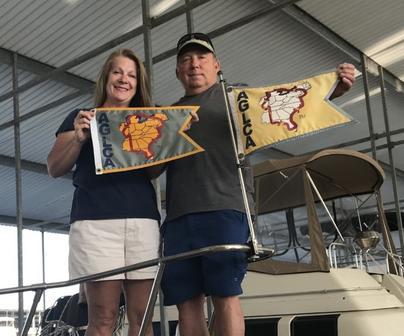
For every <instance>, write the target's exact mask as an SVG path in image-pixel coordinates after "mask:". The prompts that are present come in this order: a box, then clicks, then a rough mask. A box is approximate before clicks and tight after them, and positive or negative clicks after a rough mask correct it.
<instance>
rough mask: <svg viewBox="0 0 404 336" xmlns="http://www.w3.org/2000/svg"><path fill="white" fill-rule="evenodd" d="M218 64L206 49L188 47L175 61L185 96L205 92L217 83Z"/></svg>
mask: <svg viewBox="0 0 404 336" xmlns="http://www.w3.org/2000/svg"><path fill="white" fill-rule="evenodd" d="M219 70H220V64H219V62H218V61H217V59H216V57H215V56H214V55H213V53H211V52H210V51H208V50H207V49H206V48H203V47H200V46H190V47H188V48H187V49H186V50H185V51H184V52H183V53H182V54H181V55H180V56H179V57H178V60H177V76H178V79H179V80H180V81H181V83H182V85H183V86H184V89H185V93H186V94H187V95H196V94H199V93H202V92H204V91H206V90H207V89H208V88H210V87H211V86H212V85H213V84H215V83H216V81H217V72H218V71H219Z"/></svg>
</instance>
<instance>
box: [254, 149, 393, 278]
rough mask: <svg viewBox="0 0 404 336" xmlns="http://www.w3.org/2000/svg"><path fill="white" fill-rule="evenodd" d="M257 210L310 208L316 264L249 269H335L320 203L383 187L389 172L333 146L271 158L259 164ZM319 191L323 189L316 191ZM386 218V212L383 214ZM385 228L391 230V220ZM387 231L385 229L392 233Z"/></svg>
mask: <svg viewBox="0 0 404 336" xmlns="http://www.w3.org/2000/svg"><path fill="white" fill-rule="evenodd" d="M253 172H254V183H255V202H256V213H257V214H258V215H263V214H267V213H271V212H276V211H280V210H286V209H290V208H296V207H301V206H306V209H307V221H308V234H309V237H310V254H311V263H296V262H287V261H280V260H275V259H267V260H262V261H258V262H255V263H252V264H250V265H249V268H248V269H249V270H252V271H257V272H264V273H269V274H285V273H301V272H313V271H324V272H327V271H329V269H330V265H329V262H328V258H327V255H326V247H325V243H324V239H323V233H322V230H321V225H320V222H319V219H318V216H317V212H316V207H315V203H316V202H317V201H319V200H320V197H319V196H318V194H320V195H321V198H322V199H323V200H324V201H326V200H332V199H335V198H341V197H346V196H353V195H362V194H371V193H375V192H376V191H378V190H379V188H380V186H381V185H382V183H383V181H384V178H385V175H384V172H383V169H382V168H381V167H380V165H379V164H378V163H377V162H376V161H375V160H373V159H372V158H370V157H369V156H368V155H366V154H363V153H359V152H356V151H353V150H346V149H330V150H323V151H320V152H318V153H316V154H312V155H306V156H300V157H293V158H290V159H285V160H268V161H265V162H262V163H260V164H258V165H256V166H254V167H253ZM315 189H317V191H318V193H317V191H316V190H315ZM383 216H384V214H383ZM383 222H384V225H383V227H384V228H383V230H387V229H386V227H387V225H386V223H385V221H383ZM387 235H388V233H387V232H383V236H384V237H386V236H387Z"/></svg>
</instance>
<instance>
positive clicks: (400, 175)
mask: <svg viewBox="0 0 404 336" xmlns="http://www.w3.org/2000/svg"><path fill="white" fill-rule="evenodd" d="M0 8H1V11H0V20H1V22H2V34H0V73H1V74H2V75H1V76H0V106H1V109H0V117H1V119H2V123H1V125H0V185H1V188H0V189H1V192H0V228H1V229H3V228H4V229H7V230H8V229H13V230H14V231H15V235H16V236H17V240H18V243H16V244H14V243H13V244H14V245H18V246H16V247H15V249H16V254H17V255H18V256H17V257H16V258H15V259H16V260H15V264H16V265H17V264H18V270H17V266H16V270H15V271H14V272H15V273H16V274H17V273H18V274H17V275H18V286H22V285H23V284H29V283H31V281H30V278H29V276H30V274H29V273H27V272H25V273H24V272H23V269H24V268H25V267H26V265H27V259H28V258H25V257H24V258H23V250H25V251H26V250H27V248H26V246H24V247H23V240H22V237H23V234H25V233H26V232H28V230H30V231H29V232H30V233H32V232H34V233H35V234H38V236H41V238H40V239H41V242H40V244H38V245H37V246H35V249H36V250H41V245H42V253H41V257H42V265H45V264H46V263H47V258H48V256H49V255H51V254H56V253H55V252H56V251H55V250H50V249H47V248H46V246H47V242H49V240H51V239H52V237H49V236H50V235H53V234H54V233H58V234H60V233H62V234H66V233H67V232H68V230H69V212H70V205H71V197H72V193H73V190H72V183H71V182H72V181H71V178H72V175H71V174H67V175H66V176H65V177H64V178H61V179H57V180H54V179H52V178H50V177H49V176H48V172H47V168H46V156H47V154H48V153H49V149H50V146H51V144H52V143H53V142H54V132H55V130H56V129H57V128H58V127H59V125H60V123H61V122H62V121H63V119H64V118H65V116H66V114H67V113H68V112H70V111H72V110H73V109H76V108H77V107H82V106H84V107H87V106H92V91H93V88H94V84H95V80H96V76H97V73H98V70H99V68H100V67H101V64H102V62H103V61H104V59H105V57H106V55H107V54H109V53H110V52H111V51H112V49H114V48H118V47H119V48H120V47H124V48H131V49H133V50H134V51H135V52H136V53H137V54H138V55H139V56H140V58H141V59H143V60H144V61H145V66H146V68H147V71H148V73H149V74H150V78H151V84H152V85H151V86H152V91H153V100H154V101H155V102H156V103H157V104H161V105H170V104H172V103H173V101H174V100H176V99H177V98H179V97H180V96H181V95H182V94H183V91H182V88H181V85H180V84H179V83H178V82H177V80H176V78H175V72H174V68H175V62H176V57H175V44H176V42H177V39H178V38H179V37H180V36H181V35H183V34H184V33H186V32H196V31H201V32H205V33H208V34H209V35H210V37H211V38H212V39H213V44H214V45H215V48H216V50H217V54H218V57H219V59H220V61H221V64H222V69H223V72H224V74H225V77H226V79H227V81H228V83H230V84H231V83H243V84H244V83H246V84H247V85H248V86H251V87H254V86H256V87H257V86H262V85H268V84H276V83H285V82H286V81H295V80H297V79H301V78H307V77H309V76H312V75H313V74H316V73H318V72H322V71H326V70H332V69H335V66H336V65H337V64H338V63H340V62H349V63H353V64H354V65H355V66H356V67H357V69H358V70H359V71H360V75H359V77H358V78H357V80H356V83H355V85H354V87H353V88H352V89H351V90H350V92H348V93H347V94H346V95H344V96H343V97H340V98H338V99H337V100H336V101H335V102H336V104H337V105H338V106H340V107H341V108H343V109H344V110H345V111H346V112H347V113H348V114H350V115H351V116H352V117H354V118H355V119H356V120H358V121H359V122H358V123H357V124H355V125H353V126H352V127H346V128H343V129H335V130H330V131H329V132H327V133H321V134H317V135H313V136H310V137H305V138H302V139H300V140H299V142H298V143H297V142H294V141H291V142H288V143H285V144H281V145H280V146H278V147H277V148H271V149H268V150H266V151H264V152H263V153H262V156H261V157H265V158H266V159H267V158H268V157H272V158H289V157H295V156H300V155H304V154H306V153H313V152H318V151H322V150H323V149H326V148H330V147H338V148H352V149H355V150H357V151H361V152H362V153H371V155H372V157H374V158H377V159H378V160H379V163H380V166H381V167H383V169H384V170H385V172H386V183H384V185H383V187H382V188H384V189H385V191H386V192H384V193H383V198H382V200H379V201H381V202H383V204H382V205H384V206H385V208H386V209H387V210H389V211H391V214H392V215H393V216H392V217H396V218H397V219H396V220H395V219H394V218H393V220H392V221H390V222H395V224H396V227H395V229H398V232H397V230H396V232H394V233H395V234H397V235H396V236H395V237H396V238H399V239H400V247H401V250H398V251H399V252H398V253H399V254H402V253H403V252H402V251H403V248H402V247H403V243H404V234H403V232H402V220H401V210H400V206H401V207H402V206H403V205H404V203H403V202H404V193H403V191H404V189H403V182H404V146H403V144H404V140H403V134H404V124H403V113H402V112H403V108H402V107H403V104H404V95H403V90H404V70H403V69H404V68H403V66H404V59H403V57H402V52H401V51H400V50H401V49H400V48H402V34H403V32H404V30H403V29H404V23H403V22H404V21H403V20H402V13H403V8H404V2H402V1H399V0H386V1H383V2H380V1H369V0H355V1H350V0H341V1H331V0H325V1H316V0H264V1H263V0H248V1H245V0H214V1H212V0H121V1H116V2H112V1H108V0H88V1H84V0H61V1H56V2H52V1H47V0H35V1H30V0H21V1H13V0H0ZM83 18H85V19H83ZM353 23H355V29H352V25H353ZM259 155H261V154H259ZM315 156H316V154H314V155H310V157H315ZM314 161H317V160H314ZM276 162H277V161H272V160H271V162H267V164H271V165H272V164H277V163H276ZM279 164H281V163H280V161H279ZM330 165H331V167H330V169H332V168H334V163H331V162H330ZM259 167H260V166H257V169H258V168H259ZM342 167H344V164H342ZM290 169H291V170H290V171H288V176H289V179H291V180H293V181H294V182H293V183H291V184H292V185H293V184H294V183H296V185H297V186H299V188H298V189H299V190H300V191H299V193H298V196H296V195H295V192H294V191H293V190H292V189H293V188H292V187H290V188H291V189H289V190H292V191H291V192H290V193H289V195H288V194H287V192H286V191H284V189H283V188H286V189H285V190H288V188H289V187H282V188H280V186H281V182H280V181H279V182H276V181H273V182H270V183H275V185H278V186H279V187H278V189H280V190H279V191H278V193H275V194H274V195H273V196H270V197H269V198H268V199H267V200H266V196H265V195H263V194H258V197H259V198H260V199H261V200H262V204H261V205H262V206H264V208H265V206H267V207H268V208H269V210H265V211H263V212H262V214H261V215H260V217H261V218H260V223H259V225H258V227H257V232H258V233H259V236H260V239H262V241H263V243H265V244H268V246H270V247H272V246H275V245H276V248H277V254H278V255H277V256H275V257H274V259H273V260H268V262H262V263H257V264H256V265H254V264H251V267H257V269H258V268H259V267H262V268H266V270H267V271H268V272H270V273H281V274H283V273H290V272H295V271H296V267H297V266H298V267H299V268H301V269H300V270H298V271H299V272H300V271H302V272H307V271H309V272H312V274H315V272H314V273H313V271H315V270H321V271H322V272H323V273H324V274H328V275H331V274H332V270H331V271H330V272H328V266H327V265H329V264H328V262H330V263H331V262H332V264H333V266H334V265H335V264H336V263H335V261H337V264H338V265H339V266H341V265H343V266H346V265H347V264H346V262H350V263H351V264H354V265H355V260H354V257H357V258H358V259H360V256H361V254H360V253H359V254H358V253H357V250H356V254H355V255H353V256H352V255H348V253H349V251H350V248H345V247H343V246H341V245H338V244H340V243H339V241H336V242H334V243H332V242H333V241H334V240H335V239H336V235H338V233H336V230H335V227H334V225H333V224H332V223H331V222H330V220H329V219H325V218H328V214H326V213H325V210H324V208H323V207H322V205H321V201H318V196H317V193H316V191H315V190H314V189H313V188H312V187H311V186H310V184H311V182H310V180H309V178H308V177H307V178H306V177H304V176H303V175H304V172H303V171H302V172H300V171H299V169H301V167H300V168H297V167H296V171H298V172H297V173H296V175H294V174H295V171H294V170H293V168H292V167H291V168H290ZM281 171H282V174H285V171H284V170H281ZM307 172H309V173H310V177H311V178H312V179H313V180H314V181H316V179H317V181H316V182H315V183H316V185H318V186H319V190H320V194H322V193H323V192H324V191H325V190H326V188H324V187H323V186H322V185H323V184H326V183H325V181H326V179H325V180H324V181H323V180H321V179H318V177H316V175H318V174H316V173H315V171H314V170H313V171H310V170H307ZM282 174H280V176H282ZM321 174H323V173H322V172H321ZM321 174H320V175H321ZM376 174H377V173H376ZM306 175H307V174H306ZM348 176H349V175H348ZM348 176H346V177H348ZM341 178H343V176H342V177H341ZM357 178H358V179H359V180H360V179H361V178H362V176H361V173H360V172H358V176H357ZM280 179H281V178H280ZM276 183H279V184H276ZM375 183H377V182H376V181H375ZM342 185H344V184H343V183H342ZM356 187H357V186H355V188H356ZM160 188H161V193H160V194H161V198H162V200H163V213H164V199H165V196H164V195H165V193H164V192H165V190H164V183H163V182H162V183H160ZM258 188H261V189H262V188H263V187H262V186H259V185H258ZM266 188H271V185H270V184H268V185H265V187H264V189H266ZM310 188H312V189H311V192H310V193H308V196H307V197H312V198H313V202H312V203H313V204H316V210H317V217H318V218H317V219H316V218H315V217H316V216H315V215H313V212H314V209H313V208H310V209H309V211H310V213H309V214H307V211H306V208H303V207H302V206H303V204H305V202H306V201H304V202H301V200H305V191H304V190H306V192H307V191H308V190H310ZM345 188H348V189H346V191H350V188H351V186H350V185H349V183H347V184H346V185H345ZM338 190H339V187H334V191H335V194H334V193H332V195H337V194H338ZM272 191H276V190H275V189H272ZM350 192H351V191H350ZM347 194H349V193H347ZM310 195H311V196H310ZM281 196H282V197H281ZM284 196H288V197H289V196H290V197H291V199H292V200H294V201H295V203H294V204H291V205H289V206H288V205H287V204H280V205H279V207H278V205H277V206H276V207H275V208H273V209H271V206H272V204H273V203H272V201H273V200H274V201H278V200H281V199H284ZM361 197H362V196H361V195H360V193H358V195H357V198H355V199H356V201H358V202H361V201H362V198H361ZM299 199H300V200H299ZM325 199H329V200H331V201H330V202H331V208H332V210H330V211H331V212H334V211H333V210H334V209H335V212H336V213H337V216H336V217H338V219H340V220H337V223H336V224H337V227H338V228H339V229H340V230H341V232H342V234H343V235H344V238H345V240H346V241H347V243H349V244H348V245H349V246H352V244H351V243H352V240H353V238H354V236H355V234H356V233H357V232H358V230H359V228H358V225H357V224H356V225H351V224H349V225H348V224H346V222H347V221H348V219H347V218H350V216H349V215H346V214H348V213H350V212H352V211H354V210H353V209H354V207H355V204H354V205H352V203H355V201H354V202H352V201H350V204H349V205H347V203H345V198H344V199H342V200H341V199H339V198H338V199H337V200H335V201H334V202H333V196H330V198H329V197H327V196H326V197H325ZM261 200H260V202H261ZM310 202H311V201H310ZM326 202H327V203H328V205H330V203H329V202H328V201H326ZM275 204H276V203H274V206H275ZM296 206H298V207H300V208H296ZM290 207H293V210H292V209H291V208H290ZM378 207H379V208H380V204H377V202H374V203H373V204H371V205H370V206H368V207H367V208H366V207H365V208H363V212H362V211H361V216H362V218H364V214H367V213H369V214H373V213H374V212H375V211H376V210H375V209H376V208H378ZM273 211H274V212H273ZM280 213H281V214H282V216H279V214H280ZM333 214H334V213H333ZM308 216H312V217H311V218H314V222H313V223H315V225H311V226H310V228H309V226H308V225H307V223H308V221H307V217H308ZM341 218H342V219H341ZM344 218H346V219H344ZM383 218H384V217H383ZM383 218H382V219H383ZM261 219H263V221H261ZM341 220H342V222H341ZM316 222H317V223H316ZM366 223H367V224H368V226H370V227H372V228H373V229H374V228H377V227H379V225H378V224H377V225H376V226H372V224H373V223H374V218H373V217H372V219H371V221H370V223H369V222H368V221H366ZM389 224H390V223H389ZM346 225H347V226H348V227H347V229H346V230H343V229H344V228H345V226H346ZM6 226H7V227H6ZM10 227H11V228H10ZM293 228H294V229H293ZM363 229H364V230H365V229H366V227H365V226H363ZM31 230H33V231H31ZM309 230H311V231H310V232H309ZM269 231H270V232H269ZM320 231H322V233H321V232H320ZM359 231H360V230H359ZM290 232H292V235H291V234H290ZM344 232H345V233H344ZM345 234H348V235H349V236H345ZM310 236H312V237H313V238H315V239H313V240H315V242H311V241H310V240H309V238H310ZM386 236H387V233H384V234H383V238H384V240H386ZM10 241H13V242H14V239H13V240H10ZM312 244H313V245H312ZM331 244H333V245H331ZM14 245H13V246H14ZM380 245H381V244H379V245H378V247H377V249H376V250H377V255H376V256H375V258H376V259H378V260H379V261H380V260H381V259H383V258H384V255H385V254H386V253H385V251H384V250H383V251H379V248H380ZM354 246H355V248H356V249H357V248H358V247H357V246H356V245H354ZM398 246H399V244H397V247H398ZM327 247H328V249H327V250H326V251H328V252H332V253H333V255H329V256H328V257H329V258H328V259H329V260H328V261H327V255H326V254H325V253H324V252H323V251H322V248H324V249H325V248H327ZM390 247H391V246H390ZM28 248H29V249H30V248H31V247H30V246H28ZM33 250H34V249H32V251H33ZM57 252H59V249H58V250H57ZM360 252H361V251H360ZM364 252H365V251H364ZM379 252H380V253H383V254H384V255H383V256H381V255H379V254H380V253H379ZM5 254H6V256H7V258H9V255H10V254H9V251H7V253H5ZM341 255H342V256H341ZM365 255H366V253H363V254H362V256H363V257H365ZM334 256H335V258H334ZM41 257H39V258H38V262H37V264H38V265H37V267H38V271H42V274H43V275H42V278H41V279H42V282H45V279H49V278H48V276H49V275H50V274H51V273H52V272H53V271H54V269H53V268H52V267H49V268H46V269H45V267H41V266H40V264H41V263H40V262H39V259H40V258H41ZM348 259H349V260H348ZM291 260H298V261H299V263H296V262H291ZM358 264H360V260H359V261H358ZM364 264H366V263H362V265H364ZM388 265H389V266H390V268H392V267H397V265H396V266H394V265H395V264H394V263H393V262H392V261H391V260H390V263H389V264H388ZM370 266H372V265H370ZM363 267H365V266H363ZM40 268H41V269H40ZM355 271H357V270H355ZM398 271H400V269H398ZM10 273H11V272H10ZM305 274H309V273H305ZM297 275H298V276H300V274H297ZM13 276H14V275H13ZM255 276H265V277H268V276H270V275H268V274H263V273H260V274H259V273H256V274H255ZM286 276H287V275H286ZM3 277H4V278H6V277H7V274H4V275H3ZM66 277H67V275H66ZM249 278H250V279H251V278H252V277H251V276H249V277H247V281H248V279H249ZM279 279H281V278H279ZM384 279H385V278H384ZM13 281H14V280H13ZM35 281H37V280H35ZM391 283H394V282H393V281H392V282H391ZM279 284H280V285H281V284H282V283H281V282H280V283H279ZM14 285H15V286H17V281H15V284H14V283H13V286H14ZM246 285H248V283H246ZM268 285H269V284H268ZM265 286H267V285H265ZM275 286H278V285H276V284H275ZM0 287H2V286H0ZM4 287H6V286H4ZM275 288H276V287H275ZM319 288H320V286H319ZM397 292H398V290H397ZM50 298H51V295H47V297H46V300H43V302H41V303H43V304H44V308H45V306H47V307H49V306H50V305H52V303H53V302H54V300H53V299H50ZM0 299H1V296H0ZM24 301H25V303H26V305H24ZM31 301H32V299H31V298H30V297H28V296H25V297H24V298H23V295H22V293H21V294H20V295H19V296H18V298H17V297H16V298H15V302H16V304H18V310H19V311H18V313H19V319H18V322H19V329H20V330H22V328H23V321H24V307H25V309H26V307H27V306H28V307H29V305H30V304H31ZM38 307H40V305H38ZM39 310H41V309H40V308H39V309H38V311H39ZM274 314H275V315H276V312H275V313H274ZM156 316H157V315H156ZM344 316H345V317H346V318H347V319H348V316H347V315H346V314H345V315H344ZM380 316H381V315H379V317H374V320H373V321H374V322H372V321H370V322H369V324H368V325H373V323H380V324H381V322H380ZM356 317H357V316H356ZM386 318H387V317H386ZM339 319H341V317H340V318H339ZM353 319H355V316H353ZM293 320H295V319H294V318H292V317H290V318H289V320H288V317H284V318H280V317H279V316H278V315H276V316H275V317H274V318H273V321H274V322H273V324H272V325H273V328H274V329H275V330H277V327H276V326H277V325H282V326H286V325H289V323H291V322H293ZM295 321H297V320H295ZM327 321H329V323H331V324H332V323H334V322H335V316H334V315H333V316H330V317H329V318H327ZM333 321H334V322H333ZM299 323H301V324H304V323H305V321H304V317H302V320H300V322H299ZM385 323H386V324H393V323H392V320H386V322H385ZM257 324H259V323H258V322H257ZM271 330H272V329H271ZM386 330H387V329H386ZM161 333H162V334H164V335H168V334H167V330H166V331H164V328H163V324H162V331H161ZM380 333H381V332H380ZM325 334H327V333H325ZM353 334H355V335H356V334H357V333H356V332H353ZM391 334H392V335H394V333H391ZM279 335H286V333H282V334H279ZM288 335H289V334H288ZM295 335H297V331H296V330H295ZM327 335H328V334H327ZM329 335H332V334H329ZM348 335H349V333H348Z"/></svg>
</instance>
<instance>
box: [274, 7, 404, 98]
mask: <svg viewBox="0 0 404 336" xmlns="http://www.w3.org/2000/svg"><path fill="white" fill-rule="evenodd" d="M268 2H270V3H274V0H268ZM282 11H283V12H284V13H286V14H287V15H289V16H290V17H292V18H293V19H295V20H296V21H298V22H300V23H301V24H302V25H304V26H305V27H306V28H308V29H310V30H311V31H313V32H314V33H316V34H317V35H319V36H320V37H322V38H323V39H324V40H326V41H328V42H329V43H331V44H332V45H334V46H335V47H337V48H338V49H339V50H341V51H343V52H344V53H345V54H347V55H348V56H350V57H351V58H352V59H354V60H356V61H357V62H359V63H360V62H361V61H362V60H361V55H362V54H363V52H362V51H361V50H360V49H358V48H356V47H355V46H353V45H352V44H350V43H349V42H347V41H346V40H345V39H343V38H342V37H341V36H340V35H338V34H336V33H335V32H334V31H332V30H331V29H330V28H328V27H327V26H325V25H324V24H322V23H321V22H319V21H318V20H317V19H315V18H314V17H313V16H311V15H310V14H309V13H307V12H306V11H304V10H303V9H301V8H300V7H299V6H297V5H293V6H289V7H287V8H284V9H282ZM378 66H379V64H378V63H376V62H375V61H374V60H372V59H371V58H368V67H369V68H370V71H371V73H372V74H374V75H378V71H377V68H378ZM383 71H384V76H385V81H386V82H388V83H389V84H390V85H391V86H393V87H394V89H395V90H396V91H398V92H404V82H403V81H402V80H401V79H400V78H398V77H397V76H395V75H394V74H392V73H391V72H390V71H388V70H386V69H385V68H383Z"/></svg>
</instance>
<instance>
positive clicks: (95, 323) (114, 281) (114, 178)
mask: <svg viewBox="0 0 404 336" xmlns="http://www.w3.org/2000/svg"><path fill="white" fill-rule="evenodd" d="M94 98H95V99H94V100H95V106H96V107H111V108H115V107H137V106H150V105H151V99H150V95H149V92H148V83H147V76H146V72H145V70H144V67H143V65H142V63H141V62H140V61H139V59H138V58H137V57H136V55H135V54H134V53H133V52H132V51H131V50H128V49H123V50H118V51H115V52H114V53H112V54H111V55H110V56H109V57H108V59H107V60H106V62H105V64H104V66H103V68H102V70H101V73H100V76H99V79H98V81H97V84H96V90H95V97H94ZM93 116H94V111H92V110H76V111H73V112H72V113H70V114H69V115H68V116H67V118H66V119H65V120H64V122H63V123H62V125H61V126H60V127H59V129H58V131H57V132H56V135H57V138H56V141H55V144H54V146H53V148H52V150H51V151H50V153H49V156H48V171H49V174H50V175H51V176H52V177H58V176H62V175H64V174H66V173H68V172H69V171H70V170H71V169H72V168H73V166H76V169H75V171H74V174H73V185H74V186H75V192H74V197H73V204H72V210H71V218H70V222H71V227H70V234H69V248H70V251H69V275H70V278H71V279H73V278H77V277H81V276H84V275H89V274H94V273H98V272H101V271H106V270H110V269H113V268H117V267H122V266H127V265H130V264H134V263H137V262H140V261H144V260H149V259H153V258H156V257H157V256H158V244H159V230H158V221H159V219H160V217H159V213H158V210H157V205H156V197H155V192H154V189H153V186H152V184H151V182H150V180H149V178H148V176H147V174H146V172H145V171H144V170H136V171H129V172H122V173H114V174H106V175H95V168H94V157H93V148H92V143H91V140H90V120H91V119H92V118H93ZM155 272H156V268H155V267H152V268H147V269H142V270H139V271H134V272H128V273H126V274H119V275H116V276H113V277H109V278H106V279H102V280H101V281H92V282H88V283H87V284H86V294H87V301H88V309H89V313H88V320H89V323H88V328H87V335H89V336H94V335H96V336H99V335H100V336H101V335H108V336H110V335H111V334H112V329H113V327H114V324H115V321H116V318H117V313H118V306H119V298H120V293H121V288H123V289H124V292H125V296H126V304H127V315H128V319H129V332H128V335H137V334H138V331H139V328H140V325H141V322H142V318H143V313H144V311H145V307H146V305H147V300H148V296H149V293H150V290H151V287H152V279H153V278H154V275H155ZM148 334H149V335H151V334H152V331H151V326H149V329H148Z"/></svg>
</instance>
